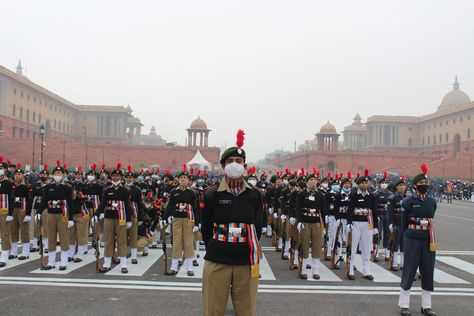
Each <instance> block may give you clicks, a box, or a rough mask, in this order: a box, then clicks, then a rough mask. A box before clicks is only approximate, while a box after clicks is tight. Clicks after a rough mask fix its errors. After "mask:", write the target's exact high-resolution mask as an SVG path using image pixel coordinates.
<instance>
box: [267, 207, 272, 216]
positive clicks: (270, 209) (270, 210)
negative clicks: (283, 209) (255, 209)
mask: <svg viewBox="0 0 474 316" xmlns="http://www.w3.org/2000/svg"><path fill="white" fill-rule="evenodd" d="M268 214H270V215H272V214H273V207H270V208H269V209H268Z"/></svg>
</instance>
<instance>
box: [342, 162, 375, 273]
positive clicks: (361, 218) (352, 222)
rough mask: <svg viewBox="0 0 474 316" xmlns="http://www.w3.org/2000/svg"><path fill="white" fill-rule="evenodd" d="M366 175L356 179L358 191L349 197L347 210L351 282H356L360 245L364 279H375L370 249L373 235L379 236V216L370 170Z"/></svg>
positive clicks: (366, 171)
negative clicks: (355, 270) (370, 185)
mask: <svg viewBox="0 0 474 316" xmlns="http://www.w3.org/2000/svg"><path fill="white" fill-rule="evenodd" d="M364 174H365V175H363V176H360V177H359V178H357V179H356V181H355V182H356V184H357V189H355V190H354V191H352V192H351V193H350V195H349V207H348V209H347V232H349V231H351V230H352V249H351V251H352V252H351V262H350V268H349V280H355V276H354V260H353V259H354V256H355V254H356V252H357V247H358V245H359V243H360V248H361V252H362V277H363V278H364V279H367V280H370V281H372V280H373V279H374V277H373V276H372V275H371V274H370V264H369V258H370V248H371V245H372V240H373V235H374V234H378V229H377V228H374V227H377V225H378V221H377V216H374V211H375V198H374V196H373V194H371V193H369V191H368V189H369V188H368V186H369V181H370V180H369V170H367V169H365V172H364Z"/></svg>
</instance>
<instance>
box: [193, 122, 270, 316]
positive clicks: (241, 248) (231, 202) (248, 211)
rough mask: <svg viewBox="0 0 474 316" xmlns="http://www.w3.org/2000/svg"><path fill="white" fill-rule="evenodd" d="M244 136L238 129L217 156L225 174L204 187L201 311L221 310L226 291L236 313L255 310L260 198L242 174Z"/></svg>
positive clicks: (211, 314)
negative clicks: (232, 142)
mask: <svg viewBox="0 0 474 316" xmlns="http://www.w3.org/2000/svg"><path fill="white" fill-rule="evenodd" d="M243 141H244V132H243V131H242V130H239V131H238V132H237V143H236V145H237V146H236V147H230V148H228V149H227V150H225V151H224V153H223V154H222V156H221V159H220V163H221V166H222V168H223V169H224V171H225V177H224V178H223V179H222V180H221V182H220V184H219V185H218V186H213V187H211V188H210V189H208V190H207V191H206V192H205V193H204V209H203V211H202V222H201V223H202V237H203V240H204V244H205V245H206V256H205V257H204V259H205V260H206V262H205V263H204V270H203V282H202V287H203V288H202V292H203V309H204V315H205V316H220V315H224V314H225V311H226V305H227V300H228V296H229V292H230V293H231V296H232V302H233V307H234V312H235V314H236V315H249V316H253V315H255V307H256V297H257V288H258V279H259V264H260V258H259V255H258V248H259V243H258V239H259V238H260V235H261V231H262V225H261V217H262V215H261V214H260V212H261V206H262V200H261V193H260V192H259V191H258V190H257V189H255V188H252V187H251V186H250V185H248V183H247V182H246V181H245V180H244V179H243V176H244V172H245V168H246V164H245V157H246V154H245V151H244V150H243V149H242V148H241V147H242V146H243Z"/></svg>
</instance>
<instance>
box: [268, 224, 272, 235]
mask: <svg viewBox="0 0 474 316" xmlns="http://www.w3.org/2000/svg"><path fill="white" fill-rule="evenodd" d="M271 235H272V226H270V225H267V237H270V236H271Z"/></svg>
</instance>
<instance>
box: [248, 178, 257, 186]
mask: <svg viewBox="0 0 474 316" xmlns="http://www.w3.org/2000/svg"><path fill="white" fill-rule="evenodd" d="M248 183H250V184H251V185H253V186H255V185H257V180H255V179H250V180H249V181H248Z"/></svg>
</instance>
